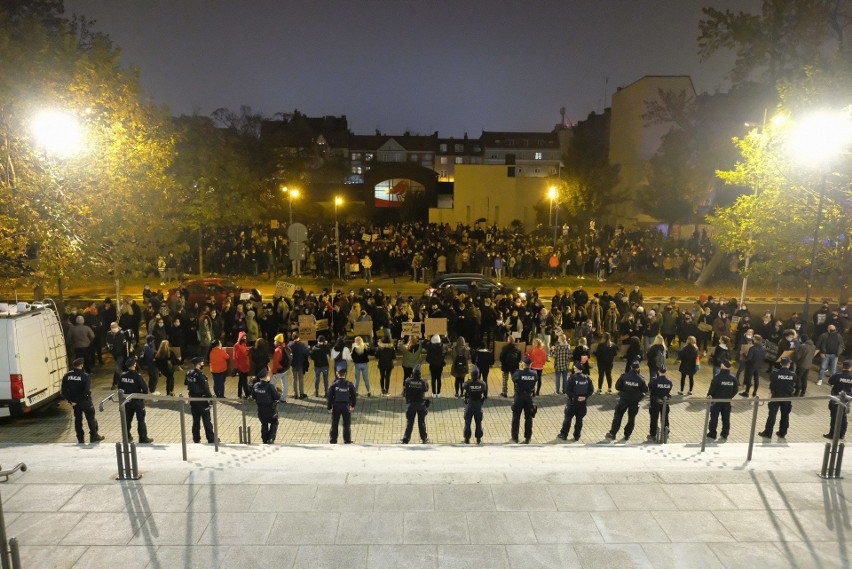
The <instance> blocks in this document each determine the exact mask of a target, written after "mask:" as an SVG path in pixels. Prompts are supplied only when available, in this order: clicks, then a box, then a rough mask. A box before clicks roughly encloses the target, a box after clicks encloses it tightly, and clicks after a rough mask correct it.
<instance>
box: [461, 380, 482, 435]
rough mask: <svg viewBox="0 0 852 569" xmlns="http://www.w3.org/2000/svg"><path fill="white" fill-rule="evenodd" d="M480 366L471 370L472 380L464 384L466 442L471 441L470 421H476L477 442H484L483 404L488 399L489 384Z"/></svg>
mask: <svg viewBox="0 0 852 569" xmlns="http://www.w3.org/2000/svg"><path fill="white" fill-rule="evenodd" d="M481 375H482V374H481V373H480V371H479V367H477V366H473V367H472V368H471V370H470V380H469V381H466V382H464V383H463V384H462V393H464V442H465V444H469V443H470V421H471V419H473V420H474V421H475V422H476V432H475V433H474V434H475V435H476V444H482V404H483V403H485V400H486V399H488V385H487V384H486V383H485V382H484V381H482V379H481Z"/></svg>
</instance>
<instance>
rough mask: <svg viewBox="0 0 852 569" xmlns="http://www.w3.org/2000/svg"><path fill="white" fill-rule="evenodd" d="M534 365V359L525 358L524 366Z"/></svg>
mask: <svg viewBox="0 0 852 569" xmlns="http://www.w3.org/2000/svg"><path fill="white" fill-rule="evenodd" d="M531 363H532V358H530V357H529V356H524V365H530V364H531Z"/></svg>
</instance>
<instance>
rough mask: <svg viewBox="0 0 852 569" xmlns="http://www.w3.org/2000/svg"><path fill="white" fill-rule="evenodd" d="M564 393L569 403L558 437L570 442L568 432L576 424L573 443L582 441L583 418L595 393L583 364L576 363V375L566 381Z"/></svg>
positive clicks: (563, 388) (563, 387)
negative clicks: (584, 371) (589, 400)
mask: <svg viewBox="0 0 852 569" xmlns="http://www.w3.org/2000/svg"><path fill="white" fill-rule="evenodd" d="M562 392H563V393H564V394H565V395H567V396H568V403H567V404H566V405H565V420H564V421H562V429H561V430H560V431H559V434H558V435H556V436H557V437H559V438H560V439H562V440H563V441H565V440H568V431H570V430H571V423H572V421H574V420H575V419H576V420H577V422H576V423H574V439H573V442H575V443H576V442H577V441H579V440H580V435H581V434H582V433H583V417H585V416H586V404H587V403H588V399H589V397H591V396H592V394H593V393H594V392H595V388H594V386H593V385H592V380H591V378H590V377H589V376H588V375H586V374H585V373H583V364H582V362H579V361H577V362H574V373H572V374H571V376H570V377H569V378H568V379H567V380H565V384H564V385H563V386H562Z"/></svg>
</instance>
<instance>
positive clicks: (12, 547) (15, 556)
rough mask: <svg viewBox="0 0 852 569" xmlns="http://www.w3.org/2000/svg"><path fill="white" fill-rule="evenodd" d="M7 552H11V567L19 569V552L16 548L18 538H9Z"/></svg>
mask: <svg viewBox="0 0 852 569" xmlns="http://www.w3.org/2000/svg"><path fill="white" fill-rule="evenodd" d="M9 553H11V554H12V569H21V552H20V551H19V550H18V538H16V537H13V538H12V539H10V540H9Z"/></svg>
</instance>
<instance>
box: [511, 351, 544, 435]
mask: <svg viewBox="0 0 852 569" xmlns="http://www.w3.org/2000/svg"><path fill="white" fill-rule="evenodd" d="M523 362H524V368H523V369H519V370H518V371H516V372H515V373H513V374H512V383H514V384H515V401H514V402H513V403H512V442H513V443H516V442H518V431H519V430H520V426H521V411H523V413H524V444H525V445H528V444H529V443H530V439H531V438H532V428H533V417H534V416H535V412H536V411H537V410H538V408H537V407H536V406H535V405H534V404H533V397H534V396H535V386H536V384H537V383H538V375H536V373H535V372H534V371H533V370H531V369H530V364H531V363H532V360H531V359H530V357H529V356H524V359H523Z"/></svg>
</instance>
